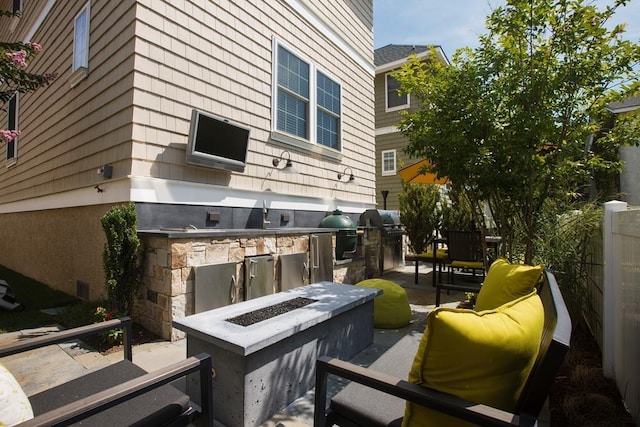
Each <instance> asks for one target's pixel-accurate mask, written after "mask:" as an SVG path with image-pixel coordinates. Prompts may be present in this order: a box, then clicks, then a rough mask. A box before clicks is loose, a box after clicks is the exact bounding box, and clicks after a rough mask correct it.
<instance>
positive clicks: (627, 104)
mask: <svg viewBox="0 0 640 427" xmlns="http://www.w3.org/2000/svg"><path fill="white" fill-rule="evenodd" d="M607 108H609V110H611V111H612V112H614V113H623V112H625V111H633V110H636V109H638V108H640V95H636V96H632V97H631V98H627V99H625V100H624V101H622V102H612V103H611V104H609V105H607Z"/></svg>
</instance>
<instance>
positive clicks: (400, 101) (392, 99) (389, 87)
mask: <svg viewBox="0 0 640 427" xmlns="http://www.w3.org/2000/svg"><path fill="white" fill-rule="evenodd" d="M399 89H400V82H398V80H396V79H395V78H394V77H393V75H392V74H391V73H388V74H387V75H386V76H385V93H386V101H387V102H386V107H387V108H386V109H387V111H392V110H400V109H403V108H409V94H406V93H405V94H404V95H400V93H399V92H398V90H399Z"/></svg>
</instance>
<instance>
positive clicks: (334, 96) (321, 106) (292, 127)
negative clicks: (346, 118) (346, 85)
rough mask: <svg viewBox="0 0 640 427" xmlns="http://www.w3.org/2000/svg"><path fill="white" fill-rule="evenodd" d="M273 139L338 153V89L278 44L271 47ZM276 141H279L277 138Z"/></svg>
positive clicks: (308, 64) (339, 103)
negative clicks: (274, 88) (273, 76)
mask: <svg viewBox="0 0 640 427" xmlns="http://www.w3.org/2000/svg"><path fill="white" fill-rule="evenodd" d="M274 50H275V58H274V64H276V67H275V69H274V73H275V76H276V77H275V79H274V81H275V82H276V93H275V96H274V99H273V103H274V105H273V110H274V112H275V118H274V124H273V130H274V132H275V136H276V137H283V138H282V139H285V140H287V139H288V138H293V139H294V140H302V141H305V142H309V143H315V144H318V145H322V146H325V147H329V148H332V149H334V150H337V151H340V150H341V147H342V87H341V85H340V83H339V82H338V81H337V80H335V79H334V78H332V77H331V76H329V75H328V74H327V73H325V72H323V71H321V70H319V69H318V67H317V66H316V65H315V64H313V63H311V62H310V61H306V60H305V59H303V58H302V56H300V55H298V54H296V53H294V52H292V50H291V49H289V48H286V47H284V46H283V45H282V44H280V43H279V42H277V41H276V42H275V46H274ZM277 139H280V138H277Z"/></svg>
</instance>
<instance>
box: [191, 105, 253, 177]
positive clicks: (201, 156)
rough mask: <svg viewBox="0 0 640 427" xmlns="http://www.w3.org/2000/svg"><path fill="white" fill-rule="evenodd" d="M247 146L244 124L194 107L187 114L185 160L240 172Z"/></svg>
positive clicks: (194, 163) (246, 130) (247, 135)
mask: <svg viewBox="0 0 640 427" xmlns="http://www.w3.org/2000/svg"><path fill="white" fill-rule="evenodd" d="M248 147H249V128H248V127H246V126H243V125H240V124H238V123H233V122H232V121H231V120H228V119H225V118H224V117H218V116H215V115H213V114H210V113H206V112H204V111H200V110H196V109H194V110H193V112H192V113H191V125H190V128H189V140H188V142H187V158H186V161H187V163H190V164H193V165H199V166H206V167H210V168H215V169H222V170H227V171H233V172H244V167H245V166H246V163H247V148H248Z"/></svg>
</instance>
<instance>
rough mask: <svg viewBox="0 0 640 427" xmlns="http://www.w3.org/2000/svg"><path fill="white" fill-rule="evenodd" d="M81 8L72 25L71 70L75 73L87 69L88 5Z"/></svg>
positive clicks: (88, 3)
mask: <svg viewBox="0 0 640 427" xmlns="http://www.w3.org/2000/svg"><path fill="white" fill-rule="evenodd" d="M90 3H91V2H87V4H86V5H85V6H84V7H83V8H82V10H81V11H80V12H79V13H78V14H77V15H76V18H75V20H74V25H73V68H72V71H76V70H78V69H80V68H88V67H89V18H90V16H91V15H90V10H89V5H90Z"/></svg>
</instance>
